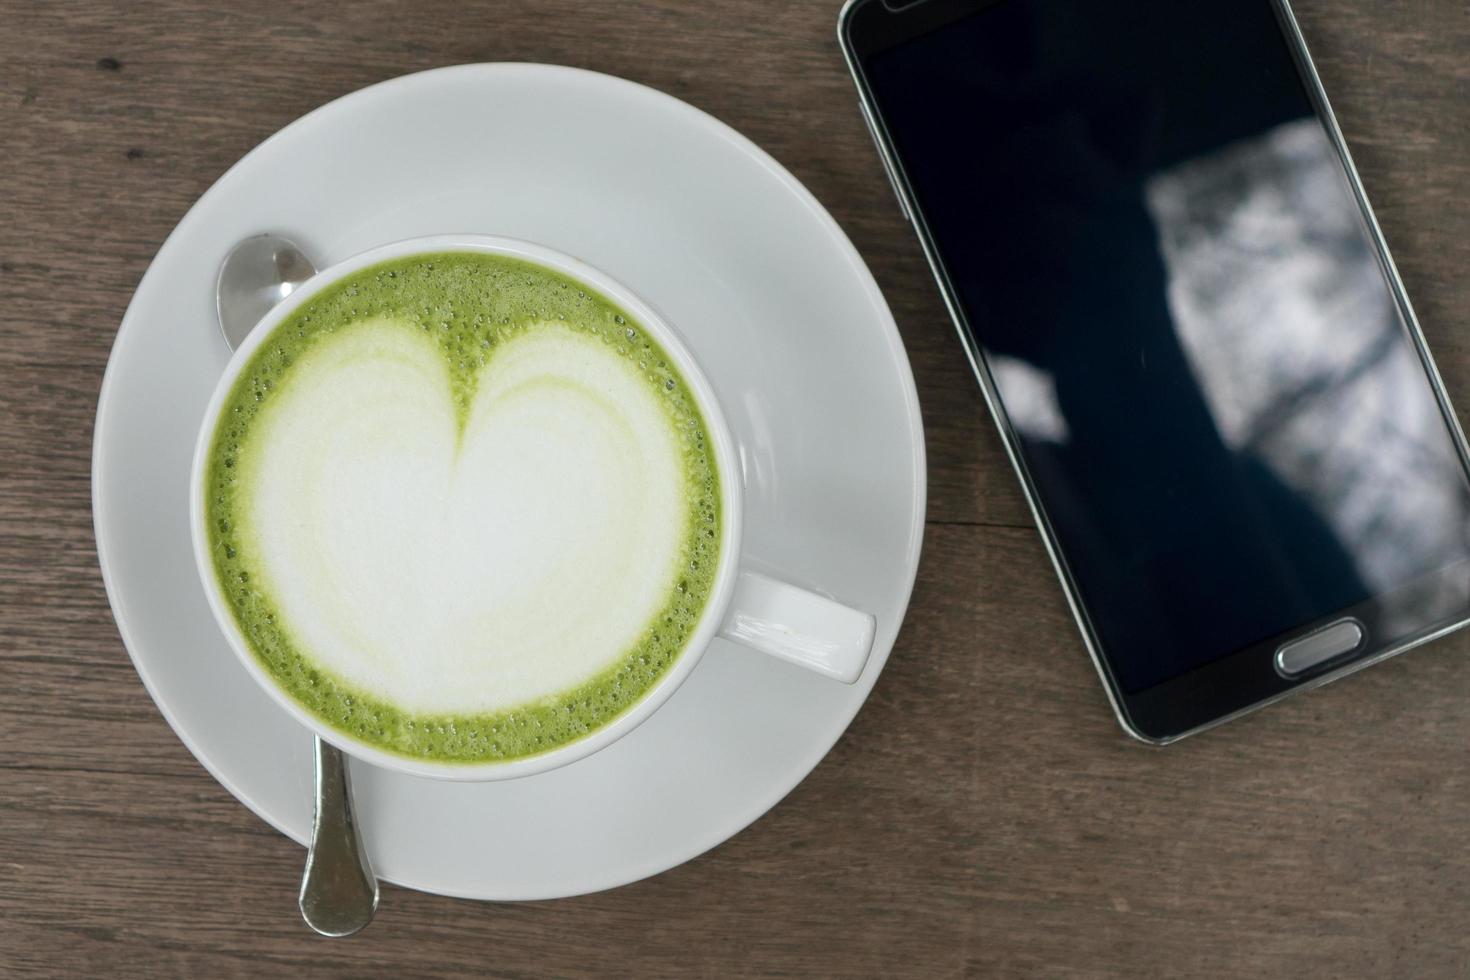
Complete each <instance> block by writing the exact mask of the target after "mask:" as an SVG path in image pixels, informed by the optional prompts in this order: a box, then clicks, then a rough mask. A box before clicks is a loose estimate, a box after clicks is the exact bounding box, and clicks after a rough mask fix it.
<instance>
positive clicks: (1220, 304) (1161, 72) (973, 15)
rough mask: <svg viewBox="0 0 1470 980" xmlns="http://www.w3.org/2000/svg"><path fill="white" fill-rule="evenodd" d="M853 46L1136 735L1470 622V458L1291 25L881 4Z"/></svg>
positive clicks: (1154, 13) (1038, 0)
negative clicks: (1468, 460)
mask: <svg viewBox="0 0 1470 980" xmlns="http://www.w3.org/2000/svg"><path fill="white" fill-rule="evenodd" d="M838 35H839V38H840V41H841V44H842V48H843V51H844V53H845V55H846V57H847V61H848V65H849V67H850V68H851V70H852V74H853V77H854V79H855V80H856V82H857V87H858V92H859V95H860V108H861V110H862V113H863V115H864V117H865V118H866V119H867V122H868V125H869V126H870V127H871V129H872V131H873V136H874V139H875V140H876V142H877V145H878V150H879V155H880V156H881V158H882V161H883V165H884V166H885V168H886V169H887V170H888V175H889V177H890V179H891V180H892V182H893V185H894V189H895V191H896V192H897V194H898V198H899V206H900V207H901V208H902V209H903V212H904V214H905V215H906V216H907V217H908V218H909V220H911V221H912V223H913V225H914V228H915V229H916V231H917V233H918V237H919V240H920V242H921V244H922V246H923V249H924V251H925V253H926V254H927V256H928V259H929V263H930V265H931V266H932V268H933V270H934V274H935V277H936V279H937V280H938V283H939V286H940V288H941V290H942V291H943V293H944V297H945V300H946V301H947V303H948V305H949V309H950V312H951V314H952V316H953V318H954V321H955V325H956V327H957V328H958V331H959V335H960V339H961V341H962V342H963V345H964V349H965V351H966V353H967V354H968V356H969V359H970V362H971V364H972V366H973V367H974V370H975V374H976V377H977V378H978V379H979V382H980V385H981V387H982V389H983V390H984V393H985V398H986V401H987V403H988V404H989V407H990V411H991V413H992V415H993V416H994V418H995V421H996V424H997V425H998V426H999V428H1000V432H1001V435H1002V437H1003V439H1004V442H1005V446H1006V449H1007V452H1008V453H1009V455H1010V458H1011V462H1012V463H1013V464H1014V466H1015V469H1016V472H1017V474H1018V476H1019V477H1020V480H1021V484H1022V486H1023V487H1024V489H1025V493H1026V496H1027V499H1028V501H1029V503H1030V506H1031V509H1032V512H1033V514H1034V516H1035V518H1036V522H1037V525H1038V526H1039V528H1040V530H1041V533H1042V537H1043V539H1044V540H1045V542H1046V546H1047V550H1048V552H1049V553H1050V556H1051V559H1052V561H1053V563H1054V564H1055V566H1056V570H1057V574H1058V576H1059V577H1060V578H1061V581H1062V585H1063V588H1064V590H1065V592H1066V595H1067V598H1068V600H1069V602H1070V604H1071V607H1072V611H1073V613H1074V615H1075V617H1076V620H1077V624H1078V626H1079V627H1080V628H1081V631H1082V634H1083V637H1084V640H1085V642H1086V646H1087V648H1088V650H1089V652H1090V653H1091V655H1092V658H1093V661H1094V662H1095V664H1096V666H1097V669H1098V672H1099V674H1100V675H1101V676H1102V680H1103V683H1104V684H1105V685H1106V687H1107V690H1108V694H1109V697H1110V700H1111V701H1112V704H1113V708H1114V710H1115V712H1116V714H1117V716H1118V720H1119V722H1120V723H1121V724H1122V725H1123V727H1124V729H1125V730H1126V731H1128V732H1129V733H1130V734H1132V735H1134V736H1136V737H1137V738H1139V739H1142V740H1144V741H1147V742H1151V743H1156V744H1162V743H1167V742H1170V741H1173V740H1176V739H1178V738H1181V737H1183V736H1185V735H1188V734H1191V733H1193V732H1197V731H1199V730H1201V729H1203V728H1207V727H1209V726H1211V725H1214V724H1216V723H1218V722H1221V721H1223V720H1226V719H1229V718H1232V717H1234V716H1237V715H1239V714H1242V713H1244V712H1246V711H1249V710H1251V709H1253V708H1257V707H1260V706H1261V705H1264V704H1268V703H1270V702H1272V701H1275V700H1277V699H1279V698H1282V697H1284V696H1286V695H1288V694H1291V693H1293V692H1295V691H1298V690H1302V689H1304V688H1310V687H1315V686H1318V685H1320V684H1323V683H1325V682H1327V681H1330V680H1332V679H1334V678H1337V677H1340V676H1342V675H1344V674H1346V673H1349V672H1351V671H1353V670H1356V669H1358V668H1361V667H1363V666H1366V665H1367V664H1370V663H1373V662H1375V661H1378V660H1382V659H1385V658H1387V657H1389V656H1392V655H1394V654H1396V653H1400V652H1402V651H1404V650H1407V649H1408V648H1410V647H1412V646H1414V645H1416V644H1419V643H1422V642H1425V641H1426V640H1429V639H1432V638H1434V637H1436V636H1439V635H1442V634H1444V633H1446V632H1449V631H1450V630H1453V629H1456V628H1458V627H1460V626H1463V625H1464V624H1465V623H1466V621H1467V619H1470V476H1467V459H1470V454H1467V448H1466V444H1465V437H1464V434H1463V433H1462V432H1461V430H1460V426H1459V424H1458V422H1457V421H1456V419H1455V415H1454V410H1453V409H1452V408H1451V406H1450V404H1449V401H1448V398H1447V397H1446V394H1445V391H1444V387H1443V385H1442V383H1441V382H1440V379H1439V376H1438V374H1437V372H1436V370H1435V367H1434V364H1433V361H1432V360H1431V358H1430V356H1429V352H1428V350H1427V348H1426V347H1425V344H1424V338H1423V336H1422V334H1421V333H1420V330H1419V327H1418V324H1417V322H1416V321H1415V318H1414V314H1413V311H1412V309H1411V308H1410V306H1409V300H1408V297H1407V296H1406V295H1405V292H1404V287H1403V283H1402V282H1401V281H1400V279H1399V276H1398V274H1397V272H1396V271H1395V269H1394V265H1393V261H1392V259H1391V258H1390V257H1389V254H1388V249H1387V247H1386V245H1385V244H1384V240H1383V236H1382V234H1381V232H1380V231H1379V228H1378V225H1377V222H1376V221H1375V220H1374V217H1373V214H1372V211H1371V210H1370V208H1369V206H1368V201H1367V199H1366V197H1365V196H1364V192H1363V187H1362V184H1361V182H1360V181H1359V179H1358V176H1357V172H1356V170H1355V169H1354V167H1353V164H1352V160H1351V158H1350V156H1349V154H1348V149H1347V146H1346V144H1345V142H1344V140H1343V137H1342V133H1341V132H1340V131H1339V129H1338V126H1337V123H1336V121H1335V119H1334V118H1333V115H1332V111H1331V109H1330V108H1329V106H1328V104H1327V98H1326V95H1325V94H1324V92H1323V90H1322V85H1321V82H1320V81H1319V79H1318V77H1317V73H1316V71H1315V69H1314V68H1313V66H1312V62H1311V59H1310V57H1309V56H1308V53H1307V49H1306V46H1305V44H1304V42H1303V40H1302V36H1301V33H1300V31H1299V30H1298V28H1297V24H1296V21H1295V18H1294V17H1293V15H1292V12H1291V10H1290V8H1289V7H1288V6H1287V4H1286V3H1285V2H1283V0H1188V2H1179V0H918V2H902V0H850V2H849V3H848V4H847V5H846V7H844V8H843V11H842V14H841V17H840V19H839V27H838Z"/></svg>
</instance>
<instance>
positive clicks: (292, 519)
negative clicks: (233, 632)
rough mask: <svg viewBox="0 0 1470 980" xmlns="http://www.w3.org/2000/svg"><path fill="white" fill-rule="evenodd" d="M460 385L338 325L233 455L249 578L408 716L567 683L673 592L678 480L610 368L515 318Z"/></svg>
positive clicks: (325, 660)
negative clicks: (470, 383) (518, 326)
mask: <svg viewBox="0 0 1470 980" xmlns="http://www.w3.org/2000/svg"><path fill="white" fill-rule="evenodd" d="M474 377H475V384H474V387H473V391H472V392H470V393H469V394H468V396H467V397H466V398H464V399H463V400H462V401H457V399H456V393H455V391H454V390H453V385H452V383H451V373H450V371H449V368H448V365H447V363H446V361H445V358H444V356H443V354H442V352H441V351H440V349H439V348H438V347H437V346H436V345H435V343H434V342H433V340H432V339H431V338H430V337H429V336H427V335H426V334H425V333H423V332H422V331H421V330H420V329H418V328H416V327H414V326H413V325H411V324H407V323H402V322H397V321H395V320H392V319H387V318H379V319H375V320H371V321H367V322H357V323H353V324H352V325H351V327H350V328H349V329H345V330H341V331H339V332H337V333H335V334H333V335H330V336H328V337H325V338H323V339H322V340H321V341H319V342H318V343H316V344H315V345H314V346H313V347H312V348H311V349H310V350H309V351H308V352H307V353H306V354H305V355H304V356H303V357H302V358H301V359H300V360H299V362H297V363H296V364H294V365H293V366H292V368H291V372H290V383H289V384H288V385H285V386H283V388H282V389H281V390H279V391H275V392H273V393H272V395H271V400H270V403H269V407H268V409H263V410H262V411H261V412H260V414H259V417H258V418H257V419H256V421H255V423H254V426H253V431H252V433H251V437H250V443H249V445H248V447H246V448H247V449H248V452H242V454H241V460H240V466H239V472H238V477H237V478H238V479H239V481H240V484H239V485H240V489H241V497H240V499H241V500H242V501H245V504H244V505H243V506H242V507H241V508H240V509H239V511H238V519H239V521H240V523H241V526H240V527H239V528H238V529H237V531H236V534H237V536H238V537H239V539H240V540H241V541H244V542H246V543H247V545H248V546H249V547H250V548H251V549H252V553H253V554H254V556H255V558H254V561H253V563H252V564H253V565H254V567H255V569H256V570H257V574H258V575H259V577H260V581H258V582H256V583H254V585H253V587H254V588H256V589H259V590H260V591H262V592H263V593H264V594H266V595H267V596H268V597H269V598H270V600H271V601H272V602H273V603H274V605H275V607H276V609H277V610H278V615H279V617H280V618H281V620H282V623H281V626H282V628H283V629H284V630H285V631H286V632H288V633H289V634H290V635H291V637H292V638H293V641H294V644H295V646H296V647H297V648H298V649H299V650H300V651H303V652H304V653H306V654H307V655H308V656H309V659H310V660H312V661H313V662H314V663H315V664H316V665H318V666H319V667H321V668H322V669H323V670H324V671H326V672H328V673H329V674H331V675H333V676H335V677H337V678H340V679H341V680H343V681H345V682H346V683H347V684H348V685H349V686H350V687H353V688H356V689H358V690H361V691H364V692H367V693H368V694H370V695H372V696H373V697H374V698H375V699H378V700H381V701H382V702H384V703H386V704H389V705H392V706H394V707H397V708H399V709H401V710H403V711H405V712H408V713H409V714H417V715H441V716H442V715H446V714H447V715H471V714H483V713H486V712H495V711H502V710H506V709H512V708H515V707H517V706H520V705H525V704H527V703H531V702H536V701H537V700H538V699H539V700H544V699H546V698H548V697H551V696H554V695H556V694H557V693H558V692H564V691H567V690H568V689H571V688H574V687H576V685H578V684H580V683H583V682H585V681H587V680H588V679H589V678H591V677H593V676H595V675H597V674H598V673H599V672H600V671H604V670H606V669H607V668H608V667H609V666H610V665H612V664H615V663H616V662H617V661H618V659H619V658H620V657H622V656H624V655H625V654H626V652H627V651H628V650H629V649H630V648H632V647H633V645H634V644H635V643H636V642H637V641H638V639H639V638H640V636H642V635H643V634H644V632H645V631H646V630H647V629H648V626H649V623H650V621H651V620H652V619H653V618H654V617H655V616H657V615H658V613H659V611H660V609H662V608H663V607H664V606H665V605H666V603H667V602H668V601H669V596H670V594H671V592H672V591H673V590H675V589H676V588H678V584H679V580H680V571H681V569H680V562H681V558H682V557H683V555H684V552H683V550H682V549H683V547H684V542H685V540H686V535H687V533H688V527H689V522H690V520H691V516H690V508H691V499H692V498H691V496H690V490H689V485H688V482H689V477H688V474H687V473H686V466H685V463H684V460H683V456H682V453H681V448H680V445H679V443H678V440H677V438H676V434H675V430H674V423H673V422H672V421H671V419H670V416H669V414H668V412H667V411H666V409H665V407H664V405H663V404H662V403H661V401H660V397H659V393H658V391H656V390H655V389H654V387H653V386H651V385H650V384H649V383H648V379H647V378H646V377H644V376H642V375H640V374H639V372H638V370H637V368H636V366H635V365H634V364H633V363H631V362H630V361H629V360H628V358H626V357H625V356H622V355H620V354H619V353H617V352H616V351H614V350H613V349H611V348H610V347H609V346H608V344H607V343H606V342H604V341H603V340H601V339H600V338H599V337H597V336H595V335H592V334H589V333H586V332H579V331H576V330H574V329H572V328H570V327H567V326H565V325H562V324H557V323H554V322H552V323H533V324H529V325H528V326H527V327H526V328H525V329H524V330H523V331H521V332H519V333H517V334H515V335H513V336H511V337H510V338H509V339H505V340H502V341H501V342H500V343H499V344H498V345H497V347H496V348H495V350H494V351H493V355H492V356H489V357H488V358H487V360H486V363H485V365H484V367H482V368H480V369H479V371H478V373H477V374H476V375H475V376H474ZM671 384H672V383H671Z"/></svg>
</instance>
